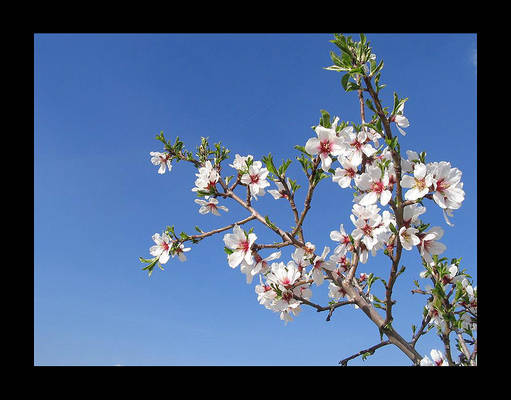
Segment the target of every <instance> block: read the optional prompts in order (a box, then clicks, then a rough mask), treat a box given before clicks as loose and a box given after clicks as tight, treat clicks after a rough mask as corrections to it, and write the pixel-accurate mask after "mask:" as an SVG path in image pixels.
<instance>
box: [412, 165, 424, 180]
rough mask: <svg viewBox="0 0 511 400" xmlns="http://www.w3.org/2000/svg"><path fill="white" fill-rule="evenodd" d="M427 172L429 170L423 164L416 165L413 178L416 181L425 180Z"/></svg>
mask: <svg viewBox="0 0 511 400" xmlns="http://www.w3.org/2000/svg"><path fill="white" fill-rule="evenodd" d="M426 172H427V168H426V166H425V165H424V164H423V163H418V164H415V168H414V169H413V176H414V177H415V178H416V179H424V177H425V176H426Z"/></svg>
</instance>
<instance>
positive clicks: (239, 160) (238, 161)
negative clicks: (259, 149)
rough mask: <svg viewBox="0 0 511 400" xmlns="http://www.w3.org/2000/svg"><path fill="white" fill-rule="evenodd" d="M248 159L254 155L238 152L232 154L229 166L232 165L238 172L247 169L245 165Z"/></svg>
mask: <svg viewBox="0 0 511 400" xmlns="http://www.w3.org/2000/svg"><path fill="white" fill-rule="evenodd" d="M249 159H252V160H253V159H254V157H253V156H252V155H250V154H249V155H248V156H240V155H239V154H236V155H235V156H234V161H233V162H232V164H229V167H232V168H234V169H236V170H238V172H241V171H243V172H244V171H246V170H247V169H248V167H247V161H248V160H249Z"/></svg>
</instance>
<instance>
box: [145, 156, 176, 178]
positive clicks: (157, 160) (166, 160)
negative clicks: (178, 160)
mask: <svg viewBox="0 0 511 400" xmlns="http://www.w3.org/2000/svg"><path fill="white" fill-rule="evenodd" d="M149 155H151V162H152V163H153V165H159V166H160V168H159V169H158V173H159V174H164V173H165V171H166V169H167V168H168V169H169V172H170V171H171V170H172V164H171V163H170V158H171V155H170V154H168V153H160V152H158V151H151V152H150V153H149Z"/></svg>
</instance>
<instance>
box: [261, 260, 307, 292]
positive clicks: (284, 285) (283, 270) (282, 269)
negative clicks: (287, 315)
mask: <svg viewBox="0 0 511 400" xmlns="http://www.w3.org/2000/svg"><path fill="white" fill-rule="evenodd" d="M300 276H301V273H300V271H298V268H296V265H295V264H294V263H293V262H290V263H288V265H287V266H286V265H285V264H284V263H283V262H279V263H273V264H272V265H271V272H270V274H268V276H267V280H268V282H272V283H275V284H276V285H278V286H279V287H280V288H281V289H282V290H285V289H289V288H290V287H291V286H292V285H293V284H294V283H295V282H296V281H297V280H298V279H299V278H300Z"/></svg>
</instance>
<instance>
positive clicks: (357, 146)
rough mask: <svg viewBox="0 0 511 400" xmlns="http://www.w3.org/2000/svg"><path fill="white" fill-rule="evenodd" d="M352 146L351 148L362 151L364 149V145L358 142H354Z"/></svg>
mask: <svg viewBox="0 0 511 400" xmlns="http://www.w3.org/2000/svg"><path fill="white" fill-rule="evenodd" d="M350 144H351V146H353V147H354V148H356V149H357V150H360V148H361V147H362V143H360V142H359V141H358V140H354V141H353V142H351V143H350Z"/></svg>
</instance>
